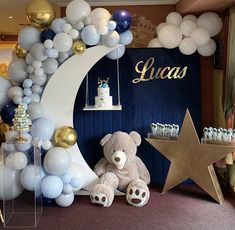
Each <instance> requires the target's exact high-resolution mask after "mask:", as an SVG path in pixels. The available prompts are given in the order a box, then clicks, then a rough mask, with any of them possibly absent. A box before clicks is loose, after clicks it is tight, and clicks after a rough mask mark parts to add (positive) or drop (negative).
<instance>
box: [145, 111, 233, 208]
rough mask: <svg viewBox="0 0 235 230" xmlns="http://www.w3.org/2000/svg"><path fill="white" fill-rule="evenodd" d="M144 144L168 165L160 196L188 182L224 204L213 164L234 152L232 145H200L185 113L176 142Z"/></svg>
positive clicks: (151, 140) (149, 139) (163, 141)
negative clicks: (158, 154) (163, 157)
mask: <svg viewBox="0 0 235 230" xmlns="http://www.w3.org/2000/svg"><path fill="white" fill-rule="evenodd" d="M146 140H147V141H148V142H149V143H150V144H151V145H152V146H153V147H154V148H156V149H157V150H158V151H160V152H161V153H162V154H163V155H164V156H165V157H166V158H167V159H168V160H170V162H171V164H170V168H169V170H168V174H167V178H166V182H165V185H164V188H163V193H165V192H167V191H168V190H170V189H171V188H173V187H175V186H176V185H178V184H180V183H181V182H183V181H185V180H186V179H188V178H190V179H192V180H193V181H194V182H195V183H196V184H197V185H199V186H200V187H201V188H202V189H203V190H205V191H206V192H207V193H208V194H209V195H210V196H212V197H213V198H214V199H215V200H216V201H217V202H219V203H220V204H222V203H223V201H224V197H223V194H222V191H221V188H220V185H219V182H218V179H217V176H216V173H215V170H214V167H213V163H215V162H216V161H218V160H220V159H221V158H223V157H225V156H226V155H227V154H228V153H231V152H234V151H235V145H221V144H201V143H200V141H199V139H198V136H197V133H196V130H195V127H194V124H193V121H192V118H191V116H190V113H189V111H188V110H187V112H186V114H185V117H184V121H183V124H182V128H181V131H180V133H179V137H178V139H177V140H165V139H152V138H147V139H146Z"/></svg>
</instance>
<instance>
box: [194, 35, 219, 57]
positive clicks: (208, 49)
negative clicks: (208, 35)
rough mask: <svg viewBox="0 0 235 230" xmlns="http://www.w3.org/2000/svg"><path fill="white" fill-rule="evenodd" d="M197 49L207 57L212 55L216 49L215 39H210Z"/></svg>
mask: <svg viewBox="0 0 235 230" xmlns="http://www.w3.org/2000/svg"><path fill="white" fill-rule="evenodd" d="M197 51H198V53H199V54H201V55H202V56H205V57H208V56H211V55H212V54H214V53H215V51H216V43H215V41H214V40H213V39H210V41H209V42H208V43H207V44H206V45H204V46H199V47H198V48H197Z"/></svg>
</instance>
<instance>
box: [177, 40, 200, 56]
mask: <svg viewBox="0 0 235 230" xmlns="http://www.w3.org/2000/svg"><path fill="white" fill-rule="evenodd" d="M179 49H180V52H181V53H183V54H185V55H191V54H193V53H194V52H195V51H196V50H197V45H196V44H195V42H194V41H193V39H191V38H184V39H183V40H182V41H181V42H180V45H179Z"/></svg>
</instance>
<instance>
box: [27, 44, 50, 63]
mask: <svg viewBox="0 0 235 230" xmlns="http://www.w3.org/2000/svg"><path fill="white" fill-rule="evenodd" d="M30 53H31V55H32V58H33V59H34V60H37V61H44V60H46V59H47V56H46V55H45V46H44V45H43V44H42V43H40V42H38V43H35V44H33V46H32V48H31V50H30Z"/></svg>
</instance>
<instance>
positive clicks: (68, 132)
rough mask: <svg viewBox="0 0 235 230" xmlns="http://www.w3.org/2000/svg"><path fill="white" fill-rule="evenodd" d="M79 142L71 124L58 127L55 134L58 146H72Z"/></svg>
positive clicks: (55, 141)
mask: <svg viewBox="0 0 235 230" xmlns="http://www.w3.org/2000/svg"><path fill="white" fill-rule="evenodd" d="M76 142H77V133H76V131H75V130H74V129H73V128H72V127H70V126H63V127H60V128H58V129H57V130H56V131H55V134H54V143H55V146H57V147H62V148H70V147H72V146H73V145H74V144H75V143H76Z"/></svg>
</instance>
